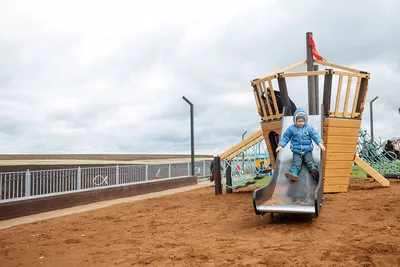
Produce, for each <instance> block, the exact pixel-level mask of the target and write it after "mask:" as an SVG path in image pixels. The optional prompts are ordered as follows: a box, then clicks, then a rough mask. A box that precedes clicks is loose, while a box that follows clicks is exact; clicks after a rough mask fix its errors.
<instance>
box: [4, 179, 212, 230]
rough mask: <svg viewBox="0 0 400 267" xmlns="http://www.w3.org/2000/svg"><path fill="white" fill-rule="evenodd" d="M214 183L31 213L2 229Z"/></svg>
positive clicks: (5, 223) (12, 221) (12, 220)
mask: <svg viewBox="0 0 400 267" xmlns="http://www.w3.org/2000/svg"><path fill="white" fill-rule="evenodd" d="M213 185H214V184H213V183H210V182H209V181H202V182H199V183H198V184H197V185H191V186H185V187H180V188H175V189H169V190H165V191H160V192H155V193H149V194H143V195H138V196H133V197H126V198H119V199H113V200H108V201H102V202H96V203H91V204H87V205H82V206H76V207H71V208H66V209H60V210H54V211H48V212H43V213H38V214H33V215H29V216H24V217H19V218H14V219H10V220H4V221H0V230H1V229H6V228H10V227H13V226H17V225H21V224H26V223H32V222H37V221H43V220H47V219H51V218H55V217H61V216H65V215H70V214H75V213H81V212H85V211H89V210H95V209H101V208H105V207H109V206H112V205H116V204H121V203H127V202H134V201H138V200H143V199H149V198H155V197H161V196H166V195H172V194H175V193H180V192H186V191H190V190H194V189H198V188H203V187H209V186H213Z"/></svg>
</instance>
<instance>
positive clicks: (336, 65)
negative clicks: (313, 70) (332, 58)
mask: <svg viewBox="0 0 400 267" xmlns="http://www.w3.org/2000/svg"><path fill="white" fill-rule="evenodd" d="M314 63H318V64H321V65H324V66H329V67H332V68H338V69H341V70H346V71H350V72H354V73H360V70H357V69H352V68H349V67H345V66H342V65H339V64H335V63H331V62H328V61H321V60H316V59H314Z"/></svg>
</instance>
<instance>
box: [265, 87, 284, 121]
mask: <svg viewBox="0 0 400 267" xmlns="http://www.w3.org/2000/svg"><path fill="white" fill-rule="evenodd" d="M268 85H269V90H270V92H271V97H272V102H273V103H274V108H275V110H276V114H280V113H279V108H278V103H277V102H276V96H275V92H274V87H273V86H272V81H271V79H269V80H268ZM279 117H282V116H279ZM279 117H278V118H279Z"/></svg>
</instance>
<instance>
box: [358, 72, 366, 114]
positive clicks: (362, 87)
mask: <svg viewBox="0 0 400 267" xmlns="http://www.w3.org/2000/svg"><path fill="white" fill-rule="evenodd" d="M361 73H362V74H365V73H366V72H363V71H361ZM366 89H367V78H361V84H360V91H359V92H358V98H357V106H356V112H359V113H360V114H361V113H362V110H361V105H362V103H363V102H364V101H365V98H364V97H365V93H366Z"/></svg>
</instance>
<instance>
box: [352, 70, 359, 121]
mask: <svg viewBox="0 0 400 267" xmlns="http://www.w3.org/2000/svg"><path fill="white" fill-rule="evenodd" d="M360 85H361V77H358V79H357V87H356V92H355V94H354V102H353V108H352V110H351V117H352V118H354V117H355V114H356V108H357V103H358V97H359V93H360ZM358 114H360V113H358Z"/></svg>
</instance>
